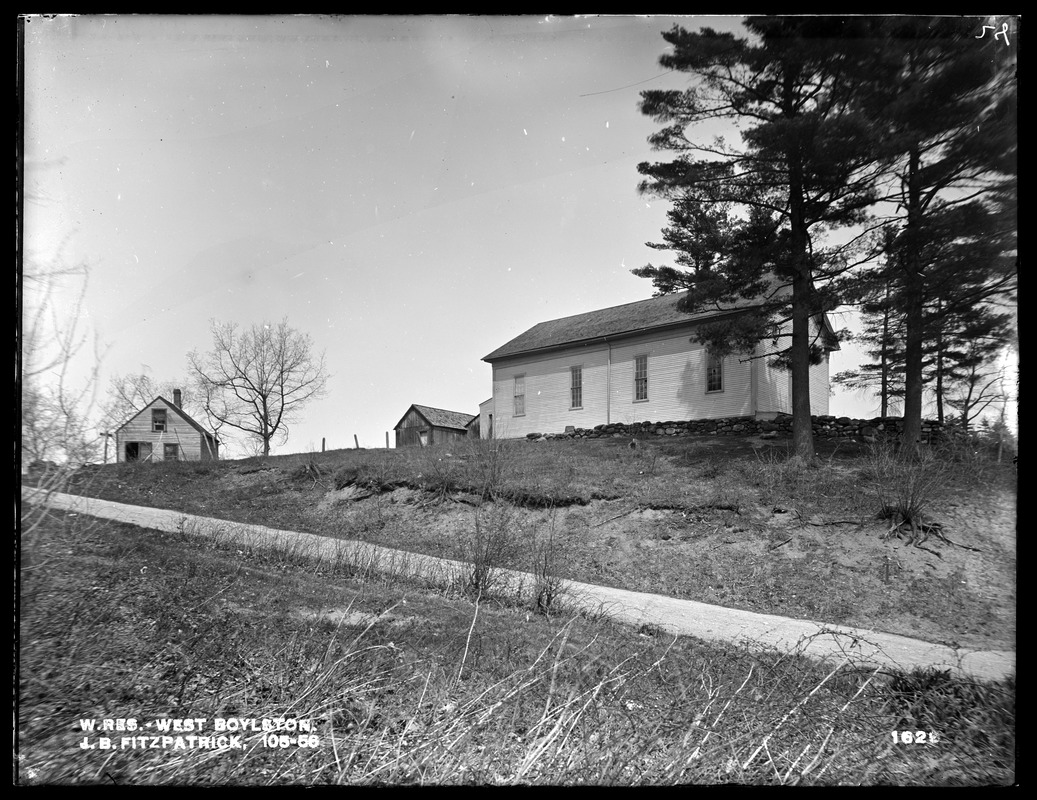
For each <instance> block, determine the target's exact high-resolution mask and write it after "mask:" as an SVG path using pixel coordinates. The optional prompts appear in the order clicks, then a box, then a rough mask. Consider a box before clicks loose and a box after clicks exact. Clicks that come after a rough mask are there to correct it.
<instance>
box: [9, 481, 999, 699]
mask: <svg viewBox="0 0 1037 800" xmlns="http://www.w3.org/2000/svg"><path fill="white" fill-rule="evenodd" d="M34 494H35V490H34V489H31V488H27V487H23V488H22V497H23V499H26V500H31V499H32V498H33V496H34ZM47 502H48V503H49V504H50V506H51V507H53V508H55V509H61V510H67V511H73V512H76V513H80V514H87V515H89V516H94V517H100V518H103V519H111V520H115V521H118V522H125V523H129V524H131V525H137V526H139V527H142V528H151V529H154V530H161V531H170V532H172V531H186V532H189V533H197V534H199V535H204V534H209V535H212V534H213V533H216V532H219V534H220V536H221V537H225V538H226V539H230V540H233V541H236V542H240V543H247V544H249V545H251V546H258V547H271V548H280V549H288V550H290V551H291V552H292V553H296V554H299V555H305V556H306V557H309V558H313V559H316V560H328V561H334V560H342V559H345V560H348V562H350V563H352V564H354V565H355V566H357V567H359V568H360V569H370V570H374V571H380V572H385V571H388V572H390V573H395V574H399V575H401V576H407V577H420V578H423V579H426V580H431V581H446V580H449V579H450V578H451V577H452V576H455V575H457V574H459V572H460V571H461V570H462V569H464V565H462V564H461V563H459V562H456V561H450V560H447V559H442V558H434V557H432V556H424V555H420V554H416V553H408V552H405V551H402V550H392V549H389V548H386V547H379V546H377V545H371V544H367V543H365V542H357V541H344V540H340V539H331V538H328V537H323V536H317V535H314V534H310V533H298V532H294V531H282V530H277V529H274V528H265V527H261V526H256V525H246V524H242V523H236V522H229V521H226V520H219V519H213V518H210V517H199V516H195V515H192V514H184V513H181V512H178V511H167V510H164V509H157V508H145V507H142V506H130V505H124V504H122V503H115V502H111V501H107V500H97V499H94V498H88V497H80V496H77V495H66V494H58V493H54V494H51V495H50V497H49V498H47ZM502 572H503V577H504V580H505V581H506V582H507V583H508V584H509V586H510V588H511V589H512V590H514V591H515V592H517V593H521V592H522V591H523V588H528V587H530V586H532V585H533V583H534V579H533V576H532V575H530V574H528V573H522V572H513V571H502ZM563 586H564V597H565V599H566V601H568V603H569V604H570V605H572V606H574V607H575V608H579V609H582V610H586V611H590V612H592V613H604V614H607V615H608V616H610V617H612V618H614V619H617V620H621V621H623V622H627V623H631V624H633V625H638V626H646V625H647V626H653V627H654V628H656V629H661V630H663V631H667V632H670V633H673V634H682V635H688V636H696V637H698V638H700V639H709V640H715V641H723V642H734V643H749V644H750V645H751V646H756V647H763V648H766V647H773V648H778V649H781V650H785V651H793V650H795V651H797V652H800V653H803V654H805V655H808V656H811V657H813V658H819V659H824V660H837V661H838V660H843V659H849V660H850V661H852V662H853V663H856V664H861V665H862V666H863V665H882V666H885V667H896V668H900V669H905V670H909V669H912V668H914V667H925V666H932V667H936V668H939V669H949V670H951V671H952V672H955V673H957V674H962V675H969V676H972V677H975V678H979V679H985V680H998V679H1001V678H1005V677H1007V676H1008V675H1012V674H1014V673H1015V653H1014V652H1006V651H1001V650H965V649H958V650H954V649H951V648H949V647H946V646H944V645H938V644H933V643H930V642H924V641H920V640H917V639H910V638H907V637H905V636H895V635H892V634H886V633H879V632H876V631H868V630H859V629H855V628H848V627H845V626H837V625H826V624H824V623H820V622H812V621H809V620H801V619H790V618H788V617H779V616H773V615H770V614H757V613H753V612H751V611H740V610H737V609H732V608H724V607H722V606H714V605H708V604H706V603H698V602H695V601H693V600H679V599H676V598H672V597H664V596H662V595H656V594H647V593H643V592H631V591H626V590H623V589H613V588H609V587H604V586H593V585H591V584H585V583H577V582H575V581H565V582H564V584H563Z"/></svg>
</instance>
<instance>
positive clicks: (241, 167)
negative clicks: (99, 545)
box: [24, 15, 878, 453]
mask: <svg viewBox="0 0 1037 800" xmlns="http://www.w3.org/2000/svg"><path fill="white" fill-rule="evenodd" d="M674 22H679V23H680V24H681V25H683V26H684V27H688V28H693V29H696V28H698V27H700V26H701V25H710V26H712V27H716V28H720V29H723V30H732V31H737V32H741V31H742V30H743V29H742V27H741V24H740V21H739V19H738V18H737V17H682V18H674V17H662V16H648V17H639V18H634V17H575V18H574V17H546V18H545V17H533V16H516V17H495V16H473V17H459V16H429V17H341V18H330V17H283V16H121V15H116V16H79V17H58V18H52V19H44V18H41V17H33V18H31V19H30V20H29V21H28V23H27V24H26V26H25V102H24V114H25V116H24V124H25V127H24V131H25V162H26V190H27V193H28V194H29V195H30V196H31V197H32V200H33V201H32V202H29V203H27V204H26V208H25V211H26V230H25V246H26V252H27V253H28V255H29V257H32V258H42V259H53V258H55V257H56V254H57V252H58V249H59V247H60V248H61V254H60V257H61V258H62V259H64V260H65V261H67V262H69V263H79V262H83V263H86V264H87V265H89V268H90V275H89V283H88V288H87V294H86V298H85V303H84V305H85V307H84V308H83V309H82V319H83V321H84V322H85V323H88V324H89V326H90V327H91V328H92V330H93V331H94V332H95V333H96V335H97V337H98V340H99V342H100V343H101V346H102V349H103V359H102V361H101V373H100V376H99V381H98V385H99V387H100V389H101V390H102V392H103V389H104V388H105V387H107V384H108V378H109V376H110V375H112V374H121V375H125V374H130V373H139V372H142V371H146V372H148V373H149V374H150V375H151V376H152V377H153V378H154V379H155V380H156V381H164V380H169V379H174V378H178V377H180V376H184V375H186V373H187V364H186V354H187V352H188V351H190V350H192V349H194V348H197V349H199V350H206V349H208V347H209V346H210V343H211V337H210V334H209V320H210V319H213V318H215V319H217V320H219V321H221V322H237V323H240V324H241V325H243V326H248V325H251V324H253V323H257V322H264V321H278V320H280V319H281V318H282V317H287V318H288V321H289V324H290V325H292V326H293V327H296V328H298V329H300V330H302V331H304V332H306V333H307V334H309V335H310V336H311V337H312V339H313V342H314V343H315V345H316V348H317V349H318V350H326V352H327V364H328V369H329V372H330V373H331V375H332V378H331V380H330V381H329V384H328V395H327V397H326V398H325V399H324V400H321V401H318V402H315V403H313V404H312V405H311V406H310V407H309V408H308V409H307V410H306V412H305V414H304V421H303V422H301V423H300V424H297V425H296V426H294V427H293V428H292V430H291V437H290V439H289V441H288V443H287V444H286V445H285V446H283V447H280V448H278V449H277V450H276V451H275V452H281V453H288V452H305V451H308V450H311V449H315V450H319V449H320V446H321V438H322V437H326V438H327V446H328V449H333V448H340V447H352V446H353V435H354V434H356V435H357V437H358V438H359V441H360V444H361V446H364V447H382V446H384V445H385V433H386V431H391V430H392V428H393V426H394V425H395V424H396V423H397V421H398V420H399V419H400V417H401V416H402V415H403V414H404V412H405V411H406V410H407V408H408V406H409V405H410V404H411V403H419V404H422V405H429V406H435V407H439V408H446V409H450V410H455V411H467V412H470V413H472V414H474V413H477V411H478V404H479V403H480V402H481V401H483V400H485V399H487V398H488V397H489V396H490V394H491V385H490V379H491V373H490V366H489V365H488V364H487V363H485V362H484V361H482V360H481V359H482V357H483V356H485V355H486V354H488V353H489V352H491V351H492V350H494V349H496V348H497V347H499V346H500V345H502V344H504V343H505V342H506V341H508V340H510V339H512V338H513V337H515V336H517V335H518V334H519V333H522V332H523V331H524V330H526V329H527V328H529V327H531V326H532V325H535V324H536V323H538V322H542V321H544V320H548V319H555V318H558V317H564V316H568V315H571V314H579V313H582V312H585V311H591V310H594V309H598V308H604V307H607V306H613V305H618V304H621V303H628V302H633V301H636V300H642V299H645V298H647V297H650V296H651V294H652V286H651V283H650V281H648V280H645V279H641V278H636V277H634V276H633V275H631V274H630V270H631V269H632V268H634V267H638V266H642V265H644V264H646V263H648V262H652V263H655V264H660V263H670V262H671V259H670V258H669V257H668V254H665V253H660V252H658V251H655V250H651V249H650V248H648V247H646V246H645V242H647V241H657V240H658V239H659V238H660V230H661V228H662V227H663V226H664V225H665V223H666V218H665V214H666V210H667V204H666V203H664V202H661V201H655V200H652V199H649V198H645V197H641V196H639V195H638V193H637V188H636V187H637V183H638V181H639V177H640V176H639V175H638V173H637V169H636V166H637V164H638V162H640V161H645V160H651V159H653V158H667V157H669V156H668V155H667V154H665V153H662V154H656V153H653V152H652V150H651V148H650V147H649V145H648V143H647V141H646V140H647V137H648V135H649V134H650V133H652V132H653V131H654V130H656V128H657V127H658V126H657V125H656V124H655V123H653V122H652V121H651V120H650V119H649V118H647V117H645V116H643V115H642V114H641V113H640V112H639V111H638V101H639V99H640V95H639V92H640V91H641V90H642V89H646V88H667V87H673V88H681V87H683V86H685V85H686V82H685V78H684V76H682V75H681V74H680V73H668V74H667V73H666V71H665V70H663V69H662V68H661V67H660V66H659V64H658V59H659V56H660V55H662V54H663V53H664V52H665V51H666V48H667V45H666V43H665V42H664V40H663V39H662V36H661V35H660V34H661V33H662V32H663V31H665V30H668V29H669V28H670V27H672V25H673V24H674ZM844 325H845V320H835V326H836V327H837V328H839V327H843V326H844ZM856 360H857V358H856V352H855V351H849V350H847V351H844V352H843V353H836V354H834V355H833V358H832V361H831V370H832V374H834V373H836V372H838V371H840V370H843V369H848V368H850V367H853V366H856V363H855V362H856ZM87 365H88V362H84V363H83V364H80V365H77V369H79V370H80V372H81V374H82V375H85V374H86V370H87ZM99 399H103V397H102V398H99ZM877 406H878V404H877V401H875V400H870V399H862V398H860V397H859V396H857V395H853V394H850V395H845V394H844V395H837V396H835V397H833V398H832V401H831V409H832V413H835V414H847V415H850V416H871V415H873V414H875V413H877ZM390 438H392V437H390Z"/></svg>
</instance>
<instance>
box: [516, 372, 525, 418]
mask: <svg viewBox="0 0 1037 800" xmlns="http://www.w3.org/2000/svg"><path fill="white" fill-rule="evenodd" d="M525 413H526V376H525V375H516V376H515V416H516V417H521V416H524V415H525Z"/></svg>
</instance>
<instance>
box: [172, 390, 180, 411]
mask: <svg viewBox="0 0 1037 800" xmlns="http://www.w3.org/2000/svg"><path fill="white" fill-rule="evenodd" d="M173 405H174V406H176V407H177V408H180V390H179V389H174V390H173Z"/></svg>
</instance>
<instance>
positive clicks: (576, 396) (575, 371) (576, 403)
mask: <svg viewBox="0 0 1037 800" xmlns="http://www.w3.org/2000/svg"><path fill="white" fill-rule="evenodd" d="M569 375H570V381H569V408H583V367H570V368H569Z"/></svg>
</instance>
